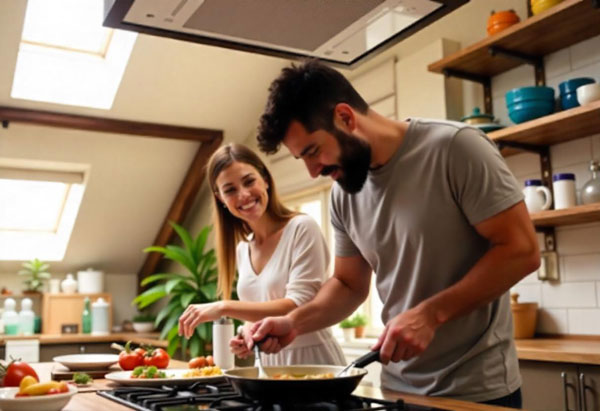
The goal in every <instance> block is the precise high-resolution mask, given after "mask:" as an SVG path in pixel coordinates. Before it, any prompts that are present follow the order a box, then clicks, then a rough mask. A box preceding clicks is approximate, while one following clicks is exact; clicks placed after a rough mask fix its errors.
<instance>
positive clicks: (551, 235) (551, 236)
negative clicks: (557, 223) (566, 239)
mask: <svg viewBox="0 0 600 411" xmlns="http://www.w3.org/2000/svg"><path fill="white" fill-rule="evenodd" d="M535 229H536V231H538V232H540V233H542V234H544V246H545V248H546V251H556V236H555V232H554V227H536V228H535Z"/></svg>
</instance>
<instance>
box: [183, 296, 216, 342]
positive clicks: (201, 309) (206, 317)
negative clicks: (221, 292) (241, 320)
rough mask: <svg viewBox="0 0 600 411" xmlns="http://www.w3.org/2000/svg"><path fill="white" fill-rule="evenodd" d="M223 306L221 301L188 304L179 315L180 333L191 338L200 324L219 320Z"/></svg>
mask: <svg viewBox="0 0 600 411" xmlns="http://www.w3.org/2000/svg"><path fill="white" fill-rule="evenodd" d="M222 307H223V304H222V302H221V301H216V302H214V303H207V304H191V305H188V306H187V308H186V309H185V311H184V312H183V314H181V317H179V335H183V336H185V338H190V337H191V336H192V335H194V330H195V329H196V327H197V326H198V324H201V323H205V322H209V321H215V320H218V319H219V318H221V316H222V310H223V308H222Z"/></svg>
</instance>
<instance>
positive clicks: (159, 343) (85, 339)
mask: <svg viewBox="0 0 600 411" xmlns="http://www.w3.org/2000/svg"><path fill="white" fill-rule="evenodd" d="M158 336H159V333H135V332H122V333H112V334H108V335H90V334H35V335H0V346H2V345H4V343H5V341H7V340H33V339H37V340H39V341H40V344H42V345H44V344H79V343H98V342H117V343H125V342H127V341H131V342H132V343H134V344H136V345H141V344H149V345H153V346H155V347H163V348H166V347H167V346H168V342H167V341H166V340H159V339H158Z"/></svg>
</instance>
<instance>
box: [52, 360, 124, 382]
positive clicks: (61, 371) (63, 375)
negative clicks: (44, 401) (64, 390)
mask: <svg viewBox="0 0 600 411" xmlns="http://www.w3.org/2000/svg"><path fill="white" fill-rule="evenodd" d="M115 371H123V370H122V369H121V368H120V367H118V366H116V365H114V366H112V367H110V368H107V369H105V370H93V371H71V370H69V369H68V368H67V367H65V366H64V365H62V364H56V365H55V366H54V368H52V371H51V373H50V376H51V377H52V379H53V380H55V381H61V380H72V379H73V374H75V373H76V372H79V373H81V372H84V373H86V374H88V375H89V376H90V377H92V378H93V379H97V378H104V376H105V375H106V374H108V373H109V372H115Z"/></svg>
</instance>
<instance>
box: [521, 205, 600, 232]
mask: <svg viewBox="0 0 600 411" xmlns="http://www.w3.org/2000/svg"><path fill="white" fill-rule="evenodd" d="M531 220H532V221H533V224H534V225H535V226H536V227H558V226H562V225H572V224H585V223H594V222H598V221H600V203H595V204H587V205H580V206H577V207H571V208H566V209H564V210H547V211H540V212H539V213H533V214H531Z"/></svg>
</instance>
